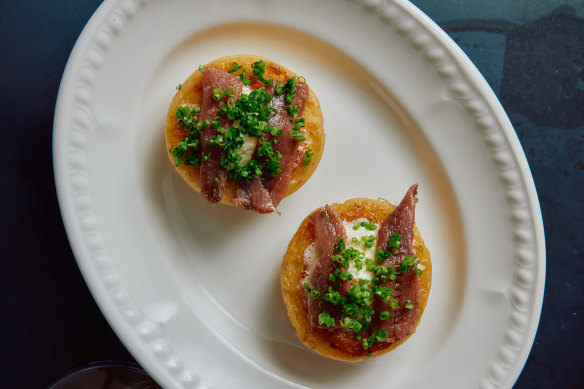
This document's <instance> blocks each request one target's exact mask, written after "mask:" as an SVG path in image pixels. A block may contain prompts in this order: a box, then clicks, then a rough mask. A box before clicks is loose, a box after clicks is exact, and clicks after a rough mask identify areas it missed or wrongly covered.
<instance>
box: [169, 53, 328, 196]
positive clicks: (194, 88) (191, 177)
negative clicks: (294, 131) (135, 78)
mask: <svg viewBox="0 0 584 389" xmlns="http://www.w3.org/2000/svg"><path fill="white" fill-rule="evenodd" d="M259 60H263V61H265V62H266V63H267V64H268V66H266V71H265V73H264V77H266V78H272V79H274V80H275V81H284V80H286V79H288V78H290V77H292V76H295V75H296V74H295V73H293V72H292V71H290V70H288V69H286V68H285V67H283V66H281V65H278V64H277V63H275V62H273V61H270V60H269V59H266V58H262V57H259V56H256V55H247V54H241V55H232V56H228V57H222V58H218V59H216V60H213V61H211V62H209V63H208V64H206V65H205V67H214V68H217V69H221V70H224V71H228V70H230V69H231V64H232V63H233V62H237V63H238V64H239V65H241V66H243V68H244V70H245V72H246V74H253V70H252V68H251V64H252V63H254V62H256V61H259ZM201 78H202V73H201V72H200V71H199V70H197V71H195V72H194V73H193V74H191V75H190V76H189V78H187V79H186V80H185V82H183V84H182V88H181V89H180V90H178V91H177V92H176V94H175V96H174V98H173V99H172V101H171V103H170V106H169V108H168V114H167V116H166V129H165V132H166V151H167V152H168V156H169V158H170V161H171V163H172V164H173V165H174V157H173V156H172V149H173V148H174V147H175V146H176V145H177V144H178V142H180V141H181V140H182V139H183V138H184V137H185V136H186V131H185V129H183V128H180V127H178V126H177V119H176V116H175V114H176V110H177V108H179V107H181V106H183V105H186V104H200V103H201V100H202V98H203V91H202V85H201ZM304 120H305V127H304V130H303V133H304V136H305V140H304V141H303V142H300V147H299V150H298V155H301V156H303V155H304V153H305V152H306V150H308V149H312V150H313V151H314V154H313V155H312V159H311V162H310V164H309V165H308V166H304V164H303V163H299V164H298V166H297V167H296V168H295V169H294V171H293V172H292V179H291V181H290V185H289V187H288V190H287V191H286V195H285V197H287V196H289V195H291V194H292V193H294V192H296V191H297V190H298V189H299V188H300V187H301V186H302V185H304V183H305V182H306V181H308V179H309V178H310V176H312V174H313V173H314V171H315V170H316V167H317V166H318V163H319V162H320V158H321V157H322V153H323V150H324V142H325V133H324V122H323V117H322V111H321V109H320V103H319V101H318V99H317V97H316V95H315V94H314V92H313V91H312V89H309V98H308V101H307V102H306V106H305V110H304ZM176 170H177V171H178V172H179V174H180V175H181V176H182V177H183V179H184V180H185V181H186V182H187V183H188V184H189V185H190V186H191V187H192V188H193V189H195V190H196V191H197V192H200V191H201V182H200V175H199V169H198V168H196V167H195V166H188V165H185V164H182V165H180V166H178V167H176ZM236 190H237V185H236V183H235V181H233V180H232V179H230V178H228V179H227V183H226V185H225V191H224V192H223V196H222V198H221V203H223V204H228V205H233V204H232V199H233V198H234V197H235V194H236Z"/></svg>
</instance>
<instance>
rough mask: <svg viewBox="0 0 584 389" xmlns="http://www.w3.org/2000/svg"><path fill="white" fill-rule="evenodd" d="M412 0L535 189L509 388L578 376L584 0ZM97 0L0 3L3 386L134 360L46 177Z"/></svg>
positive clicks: (582, 290) (567, 382) (578, 382)
mask: <svg viewBox="0 0 584 389" xmlns="http://www.w3.org/2000/svg"><path fill="white" fill-rule="evenodd" d="M413 2H414V3H415V4H416V5H417V6H418V7H419V8H420V9H422V10H423V11H424V12H426V13H427V14H428V15H429V16H430V17H431V18H432V19H434V20H435V21H436V22H438V23H439V24H440V25H441V26H442V27H443V28H444V29H445V30H446V31H447V32H448V33H449V35H450V36H451V37H452V38H453V39H454V40H455V41H456V42H457V43H458V44H459V45H460V47H461V48H462V49H463V50H464V51H465V52H466V53H467V55H468V56H469V57H470V59H471V60H472V61H473V62H474V63H475V65H476V66H477V67H478V69H479V70H480V71H481V72H482V74H483V75H484V77H485V78H486V80H487V81H488V83H489V84H490V86H491V87H492V89H493V90H494V91H495V93H496V94H497V96H498V97H499V99H500V100H501V102H502V104H503V107H504V108H505V110H506V111H507V113H508V115H509V117H510V119H511V121H512V123H513V125H514V127H515V130H516V132H517V136H518V137H519V140H520V141H521V144H522V146H523V149H524V151H525V154H526V156H527V159H528V162H529V165H530V167H531V171H532V174H533V177H534V180H535V184H536V187H537V190H538V194H539V199H540V203H541V209H542V213H543V219H544V225H545V229H546V246H547V276H546V285H545V298H544V304H543V310H542V314H541V321H540V325H539V329H538V332H537V336H536V338H535V342H534V345H533V348H532V350H531V354H530V356H529V359H528V361H527V364H526V365H525V368H524V370H523V372H522V374H521V376H520V377H519V379H518V381H517V383H516V385H515V387H516V388H552V387H553V388H584V373H583V371H582V367H584V353H583V352H582V346H583V345H584V320H583V318H584V311H583V307H584V282H583V281H584V276H583V275H584V245H583V244H582V236H583V235H584V228H583V225H584V207H583V200H584V152H583V146H584V19H583V16H584V2H582V1H581V0H578V1H566V2H561V1H559V0H515V1H509V0H493V1H490V2H485V1H478V0H466V1H453V0H446V1H437V0H415V1H413ZM99 4H100V1H98V0H62V1H59V2H45V1H38V0H23V1H19V2H16V1H11V2H9V1H3V2H2V4H1V5H0V15H1V18H2V23H1V34H0V41H1V43H2V44H1V47H2V53H3V55H2V61H1V62H0V66H1V73H0V74H2V75H3V79H4V81H3V87H2V88H1V92H0V93H1V94H2V100H1V101H2V104H1V107H0V112H1V117H2V122H3V123H4V126H3V130H2V146H3V152H2V153H0V158H1V163H0V165H1V166H2V167H3V169H2V182H3V183H4V185H3V201H2V218H3V223H2V234H1V239H2V251H1V252H2V258H3V261H2V262H3V271H2V283H1V287H2V293H1V298H0V299H1V300H0V301H2V305H1V308H2V312H3V320H2V327H1V328H2V334H4V335H3V339H4V340H3V342H2V344H3V350H2V356H3V358H2V359H3V361H2V364H1V366H2V370H3V374H2V376H3V379H2V387H6V388H41V387H43V386H45V385H46V384H48V383H49V382H50V381H52V380H53V379H55V378H56V377H57V376H59V375H61V374H62V373H64V372H65V371H67V370H68V369H71V368H74V367H77V366H80V365H83V364H85V363H88V362H91V361H100V360H121V361H134V360H133V358H132V356H131V355H130V354H129V352H128V351H127V350H126V349H125V348H124V346H123V345H122V343H121V342H120V341H119V340H118V338H117V337H116V335H115V334H114V332H113V331H112V330H111V328H110V327H109V325H108V323H107V322H106V320H105V319H104V317H103V316H102V314H101V312H100V310H99V309H98V307H97V305H96V304H95V302H94V300H93V298H92V296H91V294H90V293H89V291H88V289H87V287H86V285H85V283H84V281H83V279H82V277H81V274H80V272H79V270H78V268H77V265H76V262H75V259H74V258H73V254H72V252H71V249H70V247H69V243H68V241H67V237H66V235H65V230H64V228H63V224H62V221H61V216H60V213H59V208H58V204H57V197H56V193H55V185H54V181H53V168H52V155H51V138H52V126H53V111H54V108H55V100H56V96H57V91H58V87H59V82H60V80H61V76H62V73H63V70H64V67H65V64H66V61H67V58H68V56H69V53H70V51H71V49H72V48H73V45H74V44H75V40H76V39H77V37H78V36H79V34H80V33H81V30H82V29H83V26H84V25H85V23H86V22H87V21H88V20H89V18H90V17H91V15H92V13H93V12H94V11H95V9H96V8H97V7H98V6H99Z"/></svg>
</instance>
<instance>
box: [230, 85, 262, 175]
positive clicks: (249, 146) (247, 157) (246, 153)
mask: <svg viewBox="0 0 584 389" xmlns="http://www.w3.org/2000/svg"><path fill="white" fill-rule="evenodd" d="M251 92H253V89H252V87H250V86H249V85H244V86H243V87H242V88H241V94H246V95H249V94H250V93H251ZM233 127H237V128H241V125H240V122H239V120H235V121H234V122H233ZM241 137H242V138H243V146H241V147H240V148H238V149H236V150H235V152H236V153H237V154H239V155H241V161H239V165H240V166H245V165H247V164H248V163H249V161H251V157H253V152H254V150H255V148H256V145H257V143H258V140H257V138H256V137H253V136H248V135H245V134H241Z"/></svg>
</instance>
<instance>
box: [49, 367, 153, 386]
mask: <svg viewBox="0 0 584 389" xmlns="http://www.w3.org/2000/svg"><path fill="white" fill-rule="evenodd" d="M47 389H160V386H158V384H156V383H155V382H154V381H153V380H152V378H150V377H149V376H148V375H147V374H146V373H145V372H144V370H142V369H141V368H140V367H139V366H138V365H137V364H134V363H126V362H96V363H91V364H88V365H86V366H83V367H81V368H79V369H76V370H74V371H71V372H69V373H68V374H66V375H65V376H64V377H62V378H60V379H59V380H57V382H55V383H53V384H51V385H49V387H48V388H47Z"/></svg>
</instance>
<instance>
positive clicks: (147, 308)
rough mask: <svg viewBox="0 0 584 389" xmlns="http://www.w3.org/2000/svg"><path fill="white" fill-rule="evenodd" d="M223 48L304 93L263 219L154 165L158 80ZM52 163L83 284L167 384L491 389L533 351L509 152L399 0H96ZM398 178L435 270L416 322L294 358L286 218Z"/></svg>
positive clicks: (514, 169) (160, 143)
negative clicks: (317, 160)
mask: <svg viewBox="0 0 584 389" xmlns="http://www.w3.org/2000/svg"><path fill="white" fill-rule="evenodd" d="M235 53H250V54H258V55H261V56H264V57H267V58H270V59H272V60H274V61H276V62H279V63H281V64H284V65H285V66H287V67H289V68H290V69H293V70H294V71H296V72H297V73H298V74H301V75H303V76H304V77H305V78H306V80H307V82H308V83H309V85H310V86H311V87H312V88H313V90H314V91H315V93H316V94H317V96H318V97H319V99H320V102H321V104H322V108H323V114H324V119H325V130H326V133H327V141H326V146H325V152H324V155H323V158H322V161H321V164H320V166H319V167H318V169H317V171H316V173H315V174H314V176H313V177H312V179H311V180H310V181H309V182H308V183H307V184H306V185H305V186H304V187H303V188H301V189H300V190H299V191H298V192H297V193H296V194H294V195H293V196H291V197H289V198H287V199H285V200H284V201H283V202H282V203H281V205H280V207H279V209H280V211H281V212H282V216H279V217H278V216H277V215H257V214H253V213H250V212H246V211H243V210H239V209H235V208H232V207H226V206H211V205H209V204H207V203H205V202H204V201H203V200H202V199H201V197H200V196H199V195H198V194H196V193H195V192H193V191H192V190H191V189H190V188H189V187H187V185H186V184H185V183H184V182H183V181H182V180H181V179H180V177H179V176H178V174H176V173H175V171H174V169H173V167H172V166H171V164H170V162H169V160H168V158H167V156H166V151H165V145H164V134H163V133H164V131H163V127H164V121H165V115H166V111H167V108H168V104H169V102H170V100H171V98H172V96H173V94H174V92H175V86H176V85H178V84H179V83H181V82H182V81H183V80H184V79H185V78H186V77H187V76H188V75H189V74H190V73H191V72H192V71H193V70H194V69H196V68H197V67H198V66H199V65H201V64H204V63H206V62H208V61H210V60H211V59H214V58H216V57H220V56H224V55H230V54H235ZM54 167H55V176H56V183H57V190H58V196H59V202H60V206H61V210H62V214H63V219H64V222H65V226H66V229H67V233H68V236H69V239H70V243H71V246H72V248H73V251H74V253H75V257H76V258H77V261H78V263H79V267H80V268H81V271H82V273H83V276H84V277H85V279H86V281H87V284H88V285H89V287H90V289H91V291H92V293H93V295H94V297H95V299H96V301H97V303H98V304H99V306H100V307H101V309H102V311H103V312H104V314H105V316H106V317H107V319H108V320H109V322H110V323H111V325H112V327H113V328H114V330H115V331H116V333H117V334H118V335H119V337H120V338H121V339H122V341H123V342H124V344H125V345H126V346H127V347H128V348H129V350H130V351H131V352H132V353H133V355H134V356H135V357H136V359H137V360H138V361H139V362H140V364H142V366H144V367H145V368H146V369H147V370H148V371H149V373H150V374H151V375H153V377H154V378H155V379H156V380H158V381H159V382H160V383H161V384H162V385H163V386H165V387H169V388H170V387H177V388H183V387H184V388H210V387H213V388H231V387H232V388H255V387H314V388H329V387H330V388H332V387H334V388H350V387H367V386H369V385H375V386H376V387H384V388H385V387H386V388H406V387H407V388H428V387H432V388H454V387H457V388H458V387H459V388H472V387H480V388H492V387H503V388H508V387H511V386H512V385H513V383H514V382H515V380H516V378H517V376H518V375H519V373H520V371H521V369H522V367H523V364H524V363H525V360H526V358H527V355H528V353H529V350H530V348H531V344H532V342H533V338H534V336H535V331H536V329H537V323H538V320H539V314H540V310H541V302H542V297H543V285H544V278H545V249H544V236H543V226H542V221H541V214H540V210H539V204H538V200H537V195H536V192H535V188H534V185H533V181H532V178H531V175H530V172H529V168H528V165H527V162H526V160H525V157H524V154H523V151H522V149H521V146H520V144H519V142H518V140H517V138H516V135H515V133H514V131H513V128H512V127H511V124H510V123H509V120H508V119H507V117H506V115H505V113H504V111H503V109H502V108H501V106H500V104H499V102H498V101H497V99H496V97H495V96H494V94H493V93H492V92H491V90H490V89H489V87H488V85H487V84H486V82H485V81H484V80H483V78H482V77H481V76H480V74H479V73H478V71H477V70H476V69H475V68H474V66H473V65H472V64H471V63H470V61H469V60H468V59H467V58H466V57H465V56H464V54H463V53H462V52H461V51H460V50H459V49H458V47H457V46H456V45H455V44H454V43H453V42H452V41H451V40H450V39H449V38H448V36H447V35H446V34H444V33H443V32H442V31H441V30H440V29H439V28H438V27H437V26H436V25H435V24H433V23H432V22H431V21H430V20H429V19H428V18H427V17H425V15H423V14H422V13H421V12H420V11H419V10H417V9H416V8H415V7H413V6H412V5H411V4H410V3H408V2H406V1H402V0H393V1H390V0H372V1H362V2H359V1H338V0H318V1H314V0H300V1H294V2H292V1H285V0H245V1H244V0H238V1H236V0H215V1H203V0H197V1H193V0H170V1H139V0H108V1H105V2H104V3H103V4H102V6H100V8H99V9H98V10H97V12H96V13H95V15H94V16H93V17H92V18H91V20H90V21H89V23H88V24H87V26H86V28H85V29H84V31H83V33H82V34H81V36H80V38H79V40H78V42H77V44H76V45H75V48H74V50H73V52H72V54H71V57H70V59H69V62H68V64H67V68H66V71H65V74H64V76H63V80H62V84H61V88H60V90H59V97H58V102H57V109H56V114H55V123H54ZM414 182H417V183H419V196H418V197H419V202H418V206H417V224H418V227H419V229H420V230H421V232H422V235H423V236H424V239H425V241H426V244H427V246H428V247H429V249H430V251H431V253H432V261H433V282H432V291H431V294H430V298H429V301H428V306H427V309H426V312H425V314H424V317H423V318H422V322H421V324H420V326H419V327H418V330H417V332H416V334H415V335H414V336H413V337H412V338H411V339H410V340H408V342H406V343H405V344H404V345H403V346H401V347H399V348H398V349H396V350H395V351H393V352H391V353H390V354H388V355H386V356H383V357H380V358H376V359H373V360H371V361H366V362H362V363H357V364H348V363H341V362H336V361H331V360H327V359H324V358H322V357H320V356H318V355H315V354H314V353H313V352H311V351H310V350H308V349H305V348H304V347H302V346H301V345H300V343H299V342H298V340H297V339H296V337H295V334H294V330H293V328H292V327H291V325H290V323H289V321H288V318H287V316H286V313H285V308H284V305H283V302H282V298H281V295H280V290H279V269H280V263H281V259H282V256H283V254H284V252H285V250H286V247H287V244H288V242H289V240H290V238H291V237H292V235H293V233H294V231H295V230H296V229H297V227H298V225H299V224H300V222H301V220H302V219H303V218H304V217H305V216H306V215H307V214H308V213H309V212H310V211H312V210H313V209H315V208H316V207H318V206H320V205H322V204H325V203H331V202H335V201H344V200H346V199H348V198H352V197H372V198H377V197H383V198H386V199H389V200H390V201H392V202H398V201H399V200H400V199H401V197H402V196H403V194H404V193H405V191H406V189H407V187H408V186H409V185H410V184H412V183H414Z"/></svg>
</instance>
